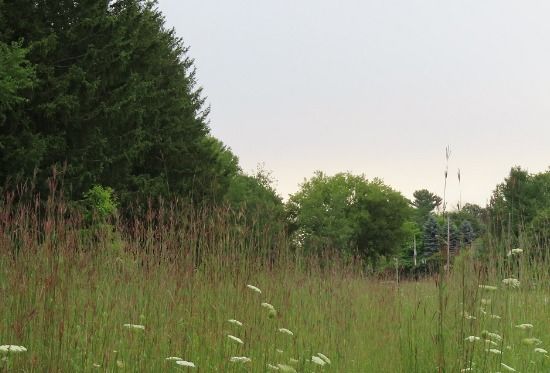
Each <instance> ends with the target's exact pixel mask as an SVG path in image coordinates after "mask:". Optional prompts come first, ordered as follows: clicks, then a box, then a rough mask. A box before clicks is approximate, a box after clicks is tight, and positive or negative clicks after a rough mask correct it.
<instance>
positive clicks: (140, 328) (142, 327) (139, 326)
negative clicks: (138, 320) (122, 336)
mask: <svg viewBox="0 0 550 373" xmlns="http://www.w3.org/2000/svg"><path fill="white" fill-rule="evenodd" d="M122 326H124V327H125V328H127V329H136V330H145V326H143V325H139V324H124V325H122Z"/></svg>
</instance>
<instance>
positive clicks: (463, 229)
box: [460, 220, 475, 245]
mask: <svg viewBox="0 0 550 373" xmlns="http://www.w3.org/2000/svg"><path fill="white" fill-rule="evenodd" d="M460 234H461V239H462V243H463V244H465V245H471V244H472V242H473V241H474V239H475V232H474V228H473V227H472V224H471V223H470V222H469V221H468V220H464V221H463V222H462V224H461V225H460Z"/></svg>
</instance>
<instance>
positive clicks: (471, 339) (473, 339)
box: [0, 198, 550, 372]
mask: <svg viewBox="0 0 550 373" xmlns="http://www.w3.org/2000/svg"><path fill="white" fill-rule="evenodd" d="M41 206H45V207H41ZM70 210H71V209H70V206H67V205H66V204H64V203H63V202H59V201H55V200H54V199H53V198H51V199H50V200H48V201H44V203H42V202H40V203H39V202H38V201H36V200H33V199H28V200H22V201H19V202H17V201H16V199H15V198H5V199H4V200H3V202H2V206H1V209H0V299H1V302H0V315H1V318H0V345H2V347H0V350H3V351H0V359H1V360H0V371H3V372H12V371H13V372H46V371H48V372H93V371H109V372H112V371H128V372H165V371H197V372H267V371H281V372H461V371H472V372H497V371H500V372H507V371H512V372H513V371H517V372H548V371H550V358H549V353H548V352H547V351H550V317H549V315H550V273H549V272H550V271H549V270H548V268H550V267H549V265H550V263H549V260H548V256H546V257H545V256H543V255H539V254H538V253H541V252H548V247H546V248H535V247H530V246H529V244H528V243H525V244H524V245H522V246H521V248H520V250H513V251H511V250H508V252H507V251H506V249H505V248H504V245H505V243H501V242H496V241H494V242H493V241H491V240H488V241H487V242H488V243H489V245H488V247H486V248H485V250H486V252H485V256H484V259H483V260H482V259H480V257H479V255H478V248H477V246H476V244H474V245H473V246H472V247H471V248H469V249H465V250H463V251H462V252H461V253H460V254H459V255H458V256H457V257H456V258H455V260H454V264H453V267H452V270H451V271H450V272H449V273H448V274H447V273H445V272H442V273H438V274H437V273H436V274H433V275H430V276H426V277H423V278H421V279H419V280H417V281H415V280H414V279H406V278H404V279H402V280H401V281H400V282H399V283H397V282H396V279H395V278H394V276H393V274H392V273H393V272H388V273H386V274H385V275H373V274H370V275H366V274H365V271H363V266H362V264H361V262H359V261H354V260H351V259H349V258H347V259H346V258H338V257H336V256H327V257H324V258H316V259H312V258H307V257H305V256H304V255H301V254H300V253H299V252H296V251H293V250H292V249H291V248H290V245H289V244H288V242H287V240H286V238H285V237H284V235H283V234H281V235H274V234H272V232H267V231H265V230H264V229H262V227H260V226H257V225H255V224H247V225H244V228H243V226H240V227H236V226H235V225H234V224H232V223H231V221H232V219H233V220H234V219H238V218H239V217H238V214H237V215H235V214H233V213H231V212H230V211H226V210H223V209H217V210H209V209H202V210H201V209H178V208H174V207H173V206H164V207H163V206H160V207H158V208H157V209H156V210H153V211H149V213H147V214H144V215H143V216H144V218H143V219H142V220H140V219H134V220H131V221H124V222H122V219H120V221H114V222H111V223H110V224H102V225H98V226H95V227H92V228H90V227H84V224H83V222H82V219H81V218H80V217H79V216H78V214H71V213H70ZM268 233H269V234H268ZM503 280H504V281H503ZM9 346H12V347H11V348H10V347H9ZM13 346H21V347H24V351H15V347H13Z"/></svg>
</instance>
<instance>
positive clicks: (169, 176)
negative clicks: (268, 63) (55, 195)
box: [0, 0, 231, 203]
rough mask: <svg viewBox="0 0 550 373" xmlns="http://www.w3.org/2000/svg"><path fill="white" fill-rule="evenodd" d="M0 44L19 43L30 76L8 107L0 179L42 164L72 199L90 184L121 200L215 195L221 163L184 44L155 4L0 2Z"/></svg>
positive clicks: (224, 175)
mask: <svg viewBox="0 0 550 373" xmlns="http://www.w3.org/2000/svg"><path fill="white" fill-rule="evenodd" d="M0 14H1V15H2V20H1V21H0V22H1V24H2V28H1V30H2V31H1V34H0V42H3V43H6V44H10V45H11V43H12V42H13V41H17V40H21V39H22V40H24V47H25V48H26V49H28V50H29V53H28V54H27V58H28V60H29V61H30V63H32V65H33V66H34V68H35V71H36V77H37V82H36V84H35V87H34V89H33V91H32V93H29V94H28V95H27V97H26V98H27V99H28V100H27V101H26V102H25V103H22V104H20V105H18V106H17V107H15V108H11V109H10V110H7V111H6V113H5V116H6V120H5V123H4V125H3V127H2V131H1V133H0V143H1V144H2V145H3V148H2V149H0V152H1V153H0V183H3V182H4V181H5V180H7V179H8V178H12V179H14V178H18V177H19V178H28V177H30V176H32V175H33V173H34V172H35V169H36V170H37V174H36V179H37V182H38V185H39V186H42V187H43V186H44V184H45V182H44V181H45V179H46V178H47V176H48V175H50V172H51V171H50V167H51V166H52V165H58V168H60V167H59V166H60V165H62V164H65V163H66V164H67V167H66V172H65V174H64V175H63V177H64V180H65V185H66V186H69V189H70V190H68V192H69V193H70V195H71V196H72V198H73V199H75V198H79V197H80V196H81V195H82V193H83V192H85V191H87V190H88V189H89V188H90V187H91V186H92V185H94V184H101V185H107V186H110V187H112V188H113V189H114V190H116V191H117V194H118V195H119V196H120V198H121V202H123V203H126V202H128V201H130V200H134V199H136V198H138V199H141V200H144V199H146V198H147V197H148V196H152V195H153V196H154V195H161V196H186V197H189V198H192V199H193V200H195V201H205V200H206V201H213V200H219V199H221V198H222V197H223V195H224V193H225V190H226V189H227V187H228V184H229V182H228V173H231V171H228V170H226V169H224V167H223V165H222V164H220V163H223V161H224V160H223V159H222V158H223V157H222V158H220V153H219V152H218V151H217V149H215V148H216V147H215V146H213V145H212V141H210V140H209V139H208V138H207V134H208V131H209V129H208V126H207V122H206V115H207V114H208V109H205V108H204V105H203V103H204V99H203V98H202V97H201V89H200V88H198V87H197V86H196V81H195V74H194V68H193V61H192V60H191V59H190V58H189V57H188V55H187V47H185V46H184V45H183V43H182V41H181V40H179V39H178V38H177V37H176V36H175V33H174V31H173V30H168V29H166V28H165V26H164V19H163V17H162V15H161V14H160V13H159V11H158V10H157V9H156V7H155V4H154V2H149V1H138V0H118V1H107V0H104V1H96V0H94V1H91V0H87V1H86V0H85V1H78V2H75V1H53V0H47V1H40V2H36V1H30V0H18V1H4V2H2V3H0Z"/></svg>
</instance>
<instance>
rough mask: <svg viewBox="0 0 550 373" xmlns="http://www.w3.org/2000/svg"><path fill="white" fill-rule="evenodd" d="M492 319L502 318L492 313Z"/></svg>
mask: <svg viewBox="0 0 550 373" xmlns="http://www.w3.org/2000/svg"><path fill="white" fill-rule="evenodd" d="M489 317H490V318H491V319H495V320H500V319H501V317H500V316H499V315H491V316H489Z"/></svg>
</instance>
